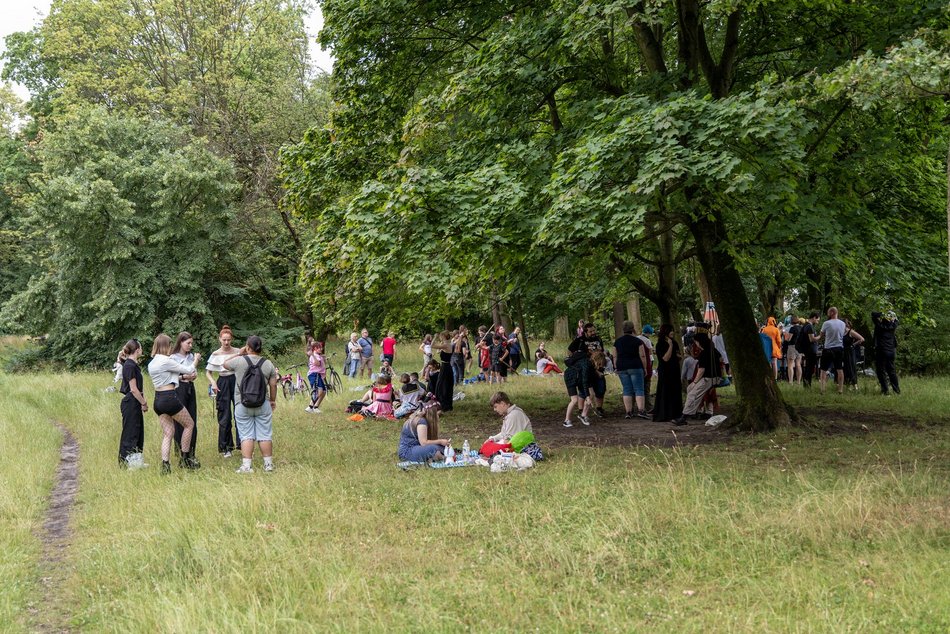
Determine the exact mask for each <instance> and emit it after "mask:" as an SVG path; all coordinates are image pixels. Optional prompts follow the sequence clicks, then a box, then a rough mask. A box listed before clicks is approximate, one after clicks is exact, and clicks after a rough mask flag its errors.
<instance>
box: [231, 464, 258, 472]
mask: <svg viewBox="0 0 950 634" xmlns="http://www.w3.org/2000/svg"><path fill="white" fill-rule="evenodd" d="M234 473H254V467H247V466H244V465H241V466H240V467H238V468H237V469H236V470H235V471H234Z"/></svg>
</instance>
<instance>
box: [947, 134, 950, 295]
mask: <svg viewBox="0 0 950 634" xmlns="http://www.w3.org/2000/svg"><path fill="white" fill-rule="evenodd" d="M947 275H948V276H950V145H948V146H947ZM948 280H950V277H948Z"/></svg>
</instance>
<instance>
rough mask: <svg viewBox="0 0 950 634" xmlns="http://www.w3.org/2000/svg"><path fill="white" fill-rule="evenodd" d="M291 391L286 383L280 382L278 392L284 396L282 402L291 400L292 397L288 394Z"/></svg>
mask: <svg viewBox="0 0 950 634" xmlns="http://www.w3.org/2000/svg"><path fill="white" fill-rule="evenodd" d="M291 389H293V388H291V386H290V385H289V384H288V383H287V382H286V381H283V382H281V384H280V391H281V392H282V393H283V394H284V400H290V399H291V398H293V396H292V395H291V394H290V391H291Z"/></svg>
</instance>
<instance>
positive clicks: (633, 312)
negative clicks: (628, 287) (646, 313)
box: [627, 293, 662, 332]
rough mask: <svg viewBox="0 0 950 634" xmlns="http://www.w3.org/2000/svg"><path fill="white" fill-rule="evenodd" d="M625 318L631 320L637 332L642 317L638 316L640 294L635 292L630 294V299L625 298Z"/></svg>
mask: <svg viewBox="0 0 950 634" xmlns="http://www.w3.org/2000/svg"><path fill="white" fill-rule="evenodd" d="M661 314H662V313H661ZM627 319H629V320H630V321H632V322H633V326H634V327H635V328H636V329H637V332H640V328H641V327H642V326H643V319H642V318H641V317H640V296H639V295H637V294H636V293H633V294H631V295H630V299H628V300H627Z"/></svg>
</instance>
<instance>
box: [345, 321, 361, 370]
mask: <svg viewBox="0 0 950 634" xmlns="http://www.w3.org/2000/svg"><path fill="white" fill-rule="evenodd" d="M359 337H360V336H359V335H358V334H356V333H355V332H353V333H350V340H349V341H348V342H347V344H346V352H347V360H348V361H349V367H348V368H347V373H346V375H347V376H348V377H350V378H351V379H355V378H356V369H357V368H358V367H360V361H361V360H362V359H363V346H361V345H360V344H359Z"/></svg>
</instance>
